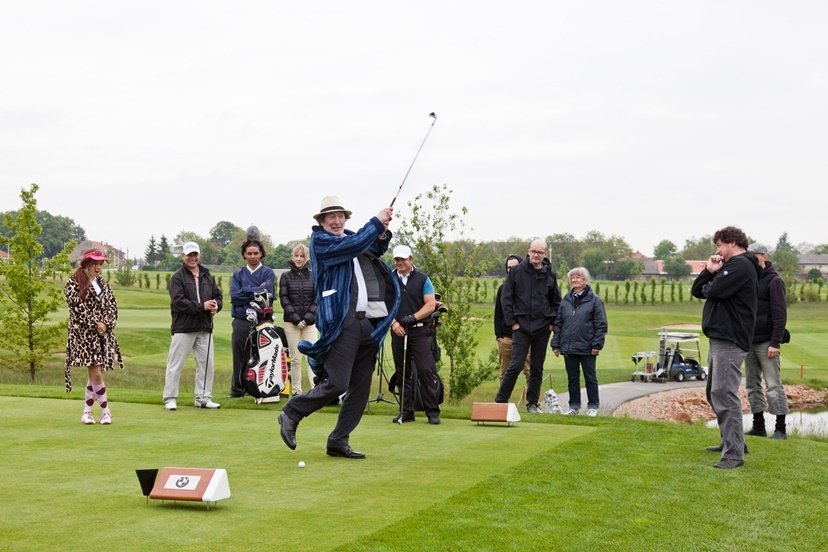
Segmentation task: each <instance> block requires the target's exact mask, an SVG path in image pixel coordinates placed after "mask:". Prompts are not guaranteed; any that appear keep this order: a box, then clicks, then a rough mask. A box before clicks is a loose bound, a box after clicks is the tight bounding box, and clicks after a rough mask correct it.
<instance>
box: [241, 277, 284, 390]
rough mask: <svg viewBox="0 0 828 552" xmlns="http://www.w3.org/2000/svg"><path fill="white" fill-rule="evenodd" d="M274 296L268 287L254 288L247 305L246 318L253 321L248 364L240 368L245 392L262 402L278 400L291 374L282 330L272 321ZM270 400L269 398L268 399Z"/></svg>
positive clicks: (248, 339) (248, 338)
mask: <svg viewBox="0 0 828 552" xmlns="http://www.w3.org/2000/svg"><path fill="white" fill-rule="evenodd" d="M272 303H273V296H272V295H271V294H270V292H268V291H260V292H256V293H255V294H254V295H253V300H252V301H251V302H250V306H249V307H248V308H247V320H249V321H250V322H252V323H253V327H251V328H250V334H249V335H248V337H247V344H246V345H245V351H246V356H247V366H246V367H245V370H244V371H243V372H242V375H241V377H242V381H241V386H242V388H243V389H244V392H245V393H247V394H248V395H250V396H251V397H254V398H255V399H257V402H263V401H264V400H265V399H271V400H273V397H275V400H276V401H278V397H279V394H280V393H281V392H282V391H283V390H284V389H285V387H286V385H287V381H288V374H290V357H289V353H288V348H287V345H286V344H287V337H286V336H285V331H284V330H283V329H282V328H279V327H278V326H276V325H275V324H274V323H273V306H272ZM267 402H270V401H267Z"/></svg>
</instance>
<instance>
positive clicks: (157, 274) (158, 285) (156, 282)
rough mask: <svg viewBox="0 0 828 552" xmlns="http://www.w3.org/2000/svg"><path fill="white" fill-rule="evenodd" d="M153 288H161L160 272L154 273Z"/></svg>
mask: <svg viewBox="0 0 828 552" xmlns="http://www.w3.org/2000/svg"><path fill="white" fill-rule="evenodd" d="M155 289H161V274H160V273H158V272H156V273H155Z"/></svg>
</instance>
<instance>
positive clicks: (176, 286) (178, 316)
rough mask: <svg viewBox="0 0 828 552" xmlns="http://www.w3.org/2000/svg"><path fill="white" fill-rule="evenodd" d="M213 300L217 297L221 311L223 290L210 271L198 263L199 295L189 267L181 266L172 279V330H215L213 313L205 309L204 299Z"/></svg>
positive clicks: (180, 331) (174, 331)
mask: <svg viewBox="0 0 828 552" xmlns="http://www.w3.org/2000/svg"><path fill="white" fill-rule="evenodd" d="M210 299H215V300H216V302H217V303H218V309H219V310H221V307H222V305H223V303H222V297H221V289H220V288H219V287H218V285H216V281H215V280H214V279H213V276H212V275H211V274H210V271H209V270H207V269H206V268H204V267H203V266H201V265H198V294H196V285H195V278H193V273H192V272H190V269H189V268H187V267H186V266H183V265H182V266H181V268H179V269H178V270H176V271H175V273H174V274H173V275H172V277H171V278H170V313H171V314H172V326H171V330H172V333H174V334H176V333H192V332H212V331H213V315H212V314H210V311H206V310H204V302H205V301H208V300H210Z"/></svg>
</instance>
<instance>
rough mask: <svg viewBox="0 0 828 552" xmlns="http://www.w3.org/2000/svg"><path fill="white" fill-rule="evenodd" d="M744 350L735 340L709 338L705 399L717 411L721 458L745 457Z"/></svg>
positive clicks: (745, 352)
mask: <svg viewBox="0 0 828 552" xmlns="http://www.w3.org/2000/svg"><path fill="white" fill-rule="evenodd" d="M745 356H747V351H743V350H742V349H740V348H739V347H738V346H737V345H736V344H735V343H730V342H728V341H724V340H721V339H711V340H710V349H709V351H708V354H707V365H708V368H709V370H710V374H708V376H707V388H706V391H707V402H709V403H710V406H712V407H713V412H715V413H716V420H717V421H718V422H719V433H721V435H722V459H734V460H741V459H743V458H744V450H745V434H744V431H745V430H744V427H743V422H742V399H741V398H740V397H739V386H740V385H741V383H742V362H744V360H745Z"/></svg>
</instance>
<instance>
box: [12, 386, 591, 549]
mask: <svg viewBox="0 0 828 552" xmlns="http://www.w3.org/2000/svg"><path fill="white" fill-rule="evenodd" d="M112 408H113V413H114V417H115V422H114V423H113V425H111V426H108V427H107V426H100V425H98V424H96V425H94V426H83V425H81V424H80V412H81V409H82V404H81V402H80V401H67V400H53V399H27V398H18V397H0V420H2V426H3V441H4V443H6V446H5V447H4V448H5V450H4V452H3V454H2V456H1V457H0V494H1V495H2V497H3V498H2V502H3V511H4V512H5V514H4V515H3V516H2V517H3V521H0V529H1V530H0V533H2V535H3V537H2V541H3V545H2V548H3V549H7V550H8V549H15V550H54V549H58V548H59V549H62V550H84V549H100V550H109V549H111V550H204V549H205V548H207V549H214V550H242V549H258V548H262V547H263V548H265V549H273V548H279V549H282V550H317V551H319V550H329V549H331V548H335V547H337V546H341V545H345V544H347V543H349V542H353V541H359V540H360V539H361V538H363V537H366V536H368V535H370V534H372V533H374V532H375V531H377V530H379V529H382V528H383V527H387V526H389V525H391V524H394V523H398V522H400V521H402V520H404V519H406V518H409V517H411V516H412V515H417V514H418V513H420V512H423V511H427V510H429V509H430V508H433V507H435V506H436V505H440V504H442V503H444V502H445V501H446V500H449V499H451V498H452V497H455V496H458V495H460V494H462V493H463V492H465V491H467V490H468V489H469V488H471V487H473V486H475V485H477V484H479V483H481V482H482V481H485V480H487V479H489V478H491V477H493V476H495V475H498V474H502V473H504V472H506V471H508V470H510V469H512V468H514V467H515V466H518V465H521V464H524V463H526V462H531V459H532V458H533V457H534V456H535V455H537V454H538V453H539V452H542V451H546V450H549V449H552V448H555V447H556V446H558V445H560V444H561V443H562V442H564V441H566V440H568V439H572V438H574V437H578V436H582V435H585V434H587V433H590V432H592V431H594V428H592V427H587V426H557V425H548V424H518V425H516V426H514V427H505V426H496V425H495V426H492V425H487V426H477V425H475V424H472V423H471V422H470V421H468V420H444V422H443V424H442V425H440V426H430V425H428V424H426V423H424V421H423V422H417V423H414V424H406V425H404V426H398V425H395V424H392V423H391V422H390V416H385V415H383V416H379V415H376V416H365V417H364V418H363V422H362V423H361V425H360V426H359V428H358V429H357V431H356V433H355V434H354V435H353V436H352V444H353V446H354V448H357V449H358V450H362V451H364V452H365V453H366V454H367V455H368V459H366V460H347V459H342V458H330V457H328V456H326V454H325V441H326V436H327V434H328V433H329V432H330V430H331V428H332V427H333V425H334V422H335V414H332V413H327V412H320V413H317V414H314V415H313V416H311V417H309V418H308V419H306V420H305V421H303V422H302V424H301V426H300V427H299V431H298V441H299V447H298V450H296V451H291V450H289V449H288V448H287V447H285V446H284V444H283V443H282V442H281V440H280V438H279V435H278V425H277V424H276V416H275V411H273V410H262V411H253V410H220V411H205V410H197V409H194V408H192V407H184V406H181V407H179V410H178V411H176V412H165V411H164V410H163V408H162V407H161V406H149V405H142V404H126V403H113V407H112ZM97 412H98V409H97V407H96V410H95V413H96V415H97ZM10 443H14V445H12V446H10ZM299 460H304V461H305V462H306V463H307V467H306V468H304V469H300V468H298V467H297V462H298V461H299ZM164 466H187V467H217V468H218V467H220V468H225V469H227V473H228V479H229V482H230V489H231V493H232V496H231V498H229V499H227V500H225V501H222V502H219V503H218V505H217V507H215V508H211V509H209V510H208V509H207V507H206V506H205V505H204V504H201V503H185V502H164V503H162V502H160V501H150V503H149V504H147V503H146V501H145V499H144V498H143V496H142V495H141V492H140V486H139V484H138V480H137V478H136V475H135V469H137V468H156V467H158V468H160V467H164ZM100 539H103V540H100ZM57 543H60V544H59V545H58V544H57Z"/></svg>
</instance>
